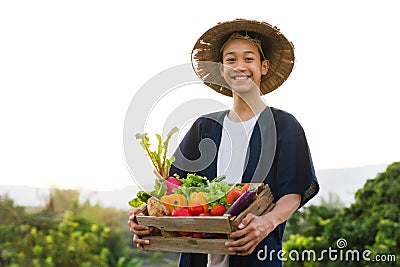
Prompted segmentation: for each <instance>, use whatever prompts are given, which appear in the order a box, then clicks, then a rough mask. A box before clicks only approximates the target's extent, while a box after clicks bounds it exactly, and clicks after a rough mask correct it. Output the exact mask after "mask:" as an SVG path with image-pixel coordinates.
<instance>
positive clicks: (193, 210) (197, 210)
mask: <svg viewBox="0 0 400 267" xmlns="http://www.w3.org/2000/svg"><path fill="white" fill-rule="evenodd" d="M202 213H204V207H203V206H202V205H200V204H194V205H193V206H191V207H190V214H192V215H193V216H199V215H200V214H202Z"/></svg>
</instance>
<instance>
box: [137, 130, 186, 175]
mask: <svg viewBox="0 0 400 267" xmlns="http://www.w3.org/2000/svg"><path fill="white" fill-rule="evenodd" d="M178 131H179V130H178V128H177V127H174V128H172V129H171V131H170V132H169V133H168V134H167V137H166V139H165V141H164V142H163V140H162V137H161V135H159V134H156V138H157V141H158V144H157V149H156V150H155V151H151V150H150V139H149V137H148V135H147V133H144V134H139V133H137V134H136V139H139V140H140V145H141V146H142V147H143V149H144V150H145V151H146V153H147V155H148V156H149V158H150V160H151V162H152V164H153V166H154V168H155V170H156V172H157V173H158V174H160V176H161V177H163V178H167V177H168V175H169V170H170V168H171V164H172V163H173V162H174V161H175V157H174V156H172V157H170V158H169V159H168V158H167V151H168V144H169V141H170V140H171V138H172V136H173V135H174V134H175V133H177V132H178Z"/></svg>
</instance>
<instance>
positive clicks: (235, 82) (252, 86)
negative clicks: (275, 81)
mask: <svg viewBox="0 0 400 267" xmlns="http://www.w3.org/2000/svg"><path fill="white" fill-rule="evenodd" d="M220 70H221V74H222V76H223V78H224V79H225V81H226V82H227V84H228V85H229V86H230V87H231V88H232V92H233V93H236V94H239V95H240V94H245V93H248V92H251V91H254V90H259V88H260V84H261V77H262V75H265V74H267V71H268V61H267V60H262V59H261V56H260V53H259V51H258V48H257V46H256V45H255V44H253V43H252V42H250V41H248V40H244V39H233V40H230V41H228V42H227V43H226V44H225V45H224V48H223V51H222V65H221V68H220Z"/></svg>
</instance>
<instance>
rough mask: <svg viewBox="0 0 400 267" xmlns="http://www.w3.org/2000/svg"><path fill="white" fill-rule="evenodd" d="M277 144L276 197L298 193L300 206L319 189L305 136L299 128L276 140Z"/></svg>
mask: <svg viewBox="0 0 400 267" xmlns="http://www.w3.org/2000/svg"><path fill="white" fill-rule="evenodd" d="M299 127H301V126H299ZM277 145H278V147H277V148H278V149H277V150H278V151H277V177H276V179H277V181H276V182H277V188H278V196H277V199H279V198H281V197H283V196H284V195H287V194H300V195H301V204H300V206H299V208H300V207H302V206H304V204H306V203H307V202H308V201H309V200H310V199H311V198H313V197H314V196H315V195H316V194H317V193H318V191H319V185H318V181H317V177H316V175H315V170H314V166H313V162H312V158H311V153H310V150H309V147H308V144H307V140H306V136H305V134H304V132H303V131H302V129H301V131H296V133H295V134H290V135H286V136H285V137H284V138H282V139H281V140H278V144H277Z"/></svg>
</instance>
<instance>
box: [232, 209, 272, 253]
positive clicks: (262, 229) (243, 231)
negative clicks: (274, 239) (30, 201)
mask: <svg viewBox="0 0 400 267" xmlns="http://www.w3.org/2000/svg"><path fill="white" fill-rule="evenodd" d="M275 227H276V224H275V219H274V217H273V216H272V215H270V214H269V213H267V214H265V215H262V216H256V215H253V214H251V213H249V214H247V216H246V217H245V218H244V219H243V220H242V221H241V223H240V224H239V226H238V228H239V230H237V231H235V232H233V233H231V234H230V238H237V240H235V241H228V242H226V243H225V245H226V246H227V247H229V251H236V252H237V254H238V255H241V256H245V255H249V254H251V253H252V252H253V251H254V249H255V248H256V246H257V245H258V243H260V242H261V240H263V239H264V238H265V237H267V236H268V235H269V234H270V233H271V232H272V231H273V230H274V229H275Z"/></svg>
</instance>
